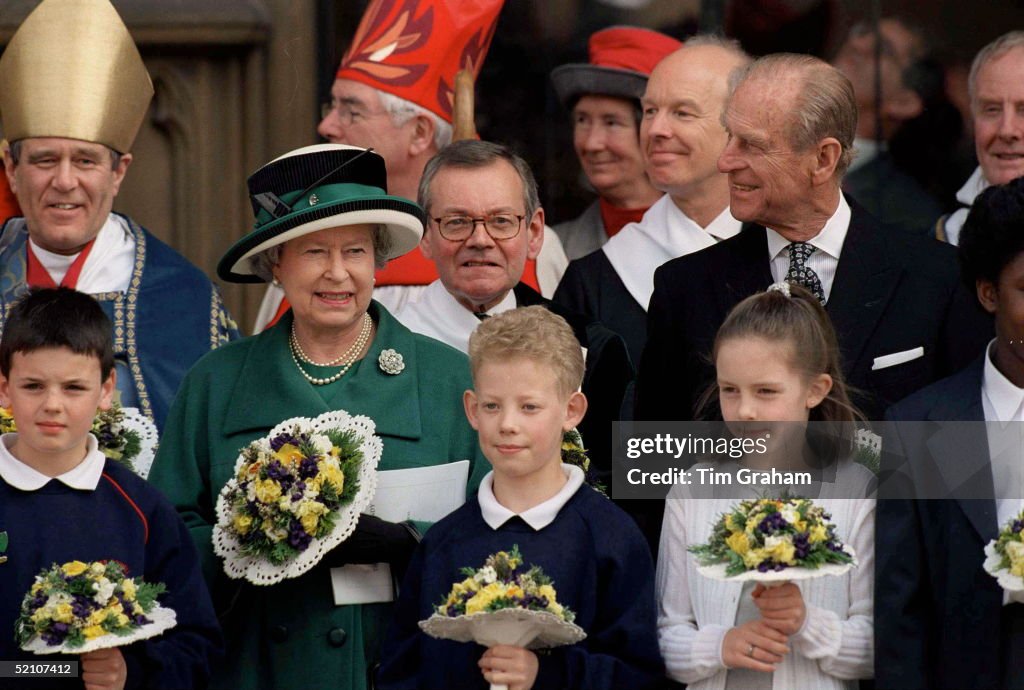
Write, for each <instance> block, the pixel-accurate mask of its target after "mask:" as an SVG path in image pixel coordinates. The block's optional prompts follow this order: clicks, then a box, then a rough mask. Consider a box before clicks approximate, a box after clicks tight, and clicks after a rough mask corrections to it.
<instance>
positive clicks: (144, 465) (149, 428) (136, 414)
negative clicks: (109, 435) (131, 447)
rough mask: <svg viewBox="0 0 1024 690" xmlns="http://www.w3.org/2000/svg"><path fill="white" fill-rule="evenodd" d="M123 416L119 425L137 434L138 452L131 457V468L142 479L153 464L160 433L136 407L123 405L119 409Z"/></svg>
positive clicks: (146, 475)
mask: <svg viewBox="0 0 1024 690" xmlns="http://www.w3.org/2000/svg"><path fill="white" fill-rule="evenodd" d="M121 412H122V413H123V414H124V417H123V418H122V419H121V425H122V426H123V427H124V428H125V429H131V430H132V431H134V432H135V433H136V434H138V435H139V454H138V455H136V456H135V457H134V458H132V460H131V463H132V469H133V470H134V471H135V474H137V475H139V476H140V477H142V478H143V479H147V478H148V477H149V470H150V468H151V467H152V466H153V458H154V457H156V447H157V444H158V443H159V441H160V434H159V432H158V431H157V430H156V424H154V423H153V420H151V419H150V418H149V417H147V416H146V415H144V414H142V412H140V411H139V408H137V407H124V408H122V409H121Z"/></svg>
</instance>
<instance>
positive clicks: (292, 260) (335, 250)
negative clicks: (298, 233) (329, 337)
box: [273, 224, 374, 335]
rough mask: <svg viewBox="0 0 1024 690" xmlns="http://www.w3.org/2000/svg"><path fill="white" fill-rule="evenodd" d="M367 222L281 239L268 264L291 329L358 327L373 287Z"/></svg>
mask: <svg viewBox="0 0 1024 690" xmlns="http://www.w3.org/2000/svg"><path fill="white" fill-rule="evenodd" d="M373 272H374V263H373V226H371V225H366V224H363V225H348V226H344V227H340V228H328V229H326V230H320V231H318V232H313V233H310V234H308V235H303V236H302V237H297V238H295V239H293V240H289V241H288V242H285V243H284V245H283V246H282V247H281V256H280V260H279V261H278V263H277V264H276V265H275V266H274V268H273V273H274V277H275V278H276V279H277V280H279V281H280V283H281V287H282V288H283V289H284V294H285V297H287V298H288V302H289V303H290V304H291V305H292V313H293V314H294V317H295V325H296V328H297V329H300V330H306V329H308V330H309V331H314V332H318V333H329V334H335V335H345V334H348V333H351V332H355V331H358V329H359V327H360V326H361V325H362V318H363V314H365V313H366V310H367V309H368V308H369V306H370V296H371V293H372V291H373Z"/></svg>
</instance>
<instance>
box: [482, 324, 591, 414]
mask: <svg viewBox="0 0 1024 690" xmlns="http://www.w3.org/2000/svg"><path fill="white" fill-rule="evenodd" d="M515 358H521V359H527V360H530V361H531V362H534V363H536V364H546V365H548V366H550V367H551V369H552V370H553V371H554V374H555V378H556V383H557V384H558V391H559V393H560V394H562V395H563V396H569V395H571V394H572V393H574V392H575V391H577V390H579V387H580V384H581V383H582V382H583V351H582V350H581V349H580V342H579V341H578V340H577V339H576V336H575V335H574V334H573V332H572V328H570V326H569V324H568V323H566V321H565V319H563V318H562V317H561V316H558V315H557V314H554V313H552V312H550V311H548V310H547V309H545V308H544V307H540V306H533V307H520V308H519V309H513V310H511V311H506V312H504V313H501V314H498V315H497V316H494V317H491V318H489V319H486V320H485V321H484V322H483V323H481V324H480V325H479V326H477V329H476V330H475V331H474V332H473V335H471V336H470V337H469V366H470V368H471V369H472V371H473V378H474V380H475V379H476V375H477V372H478V371H479V370H480V367H481V366H483V365H484V363H485V362H507V361H508V360H510V359H515Z"/></svg>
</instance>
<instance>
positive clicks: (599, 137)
mask: <svg viewBox="0 0 1024 690" xmlns="http://www.w3.org/2000/svg"><path fill="white" fill-rule="evenodd" d="M572 136H573V147H574V148H575V149H576V156H577V157H578V158H579V159H580V165H581V166H582V167H583V173H584V174H585V175H586V176H587V179H588V180H589V181H590V184H591V185H593V187H594V189H596V190H597V192H598V194H600V195H602V196H613V197H615V196H623V195H624V194H626V193H628V192H629V191H630V190H631V188H632V187H633V186H635V185H637V184H642V185H646V184H647V180H646V177H645V175H644V160H643V155H642V153H641V152H640V139H639V134H638V132H637V123H636V115H635V108H634V105H633V103H632V102H631V101H628V100H626V99H625V98H615V97H613V96H601V95H595V94H588V95H585V96H582V97H580V99H579V100H578V101H577V102H576V105H575V106H574V107H573V109H572Z"/></svg>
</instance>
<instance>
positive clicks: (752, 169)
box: [718, 79, 816, 233]
mask: <svg viewBox="0 0 1024 690" xmlns="http://www.w3.org/2000/svg"><path fill="white" fill-rule="evenodd" d="M797 92H798V85H797V84H796V83H795V82H792V81H790V82H785V83H781V84H779V83H775V84H767V83H765V80H763V79H748V80H747V81H745V82H743V83H742V84H740V86H739V87H738V88H737V89H736V93H735V94H734V95H733V97H732V99H731V100H730V102H729V106H728V108H727V110H726V112H725V126H726V129H727V130H728V132H729V143H728V144H727V145H726V147H725V150H724V151H722V155H721V156H720V157H719V159H718V169H719V170H721V171H722V172H724V173H727V174H728V176H729V209H730V211H731V212H732V215H733V216H734V217H735V218H736V219H737V220H741V221H743V222H755V223H761V224H762V225H765V226H767V227H770V228H772V229H773V230H777V231H779V232H782V233H785V230H786V229H787V228H788V227H789V226H790V225H792V224H793V220H794V218H796V219H800V218H802V217H803V215H804V214H801V210H802V209H803V208H804V207H805V206H807V205H808V204H809V203H811V195H810V192H811V187H812V185H811V179H812V175H813V174H814V171H815V164H816V150H815V149H813V148H811V149H809V150H808V151H795V150H793V147H792V145H791V143H790V141H789V136H788V130H789V127H790V125H791V120H792V114H791V112H790V110H789V106H787V105H786V104H792V103H793V102H794V100H795V99H796V94H797Z"/></svg>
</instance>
